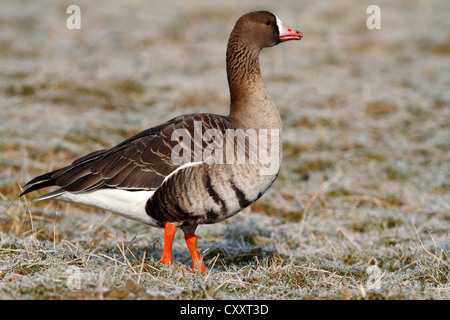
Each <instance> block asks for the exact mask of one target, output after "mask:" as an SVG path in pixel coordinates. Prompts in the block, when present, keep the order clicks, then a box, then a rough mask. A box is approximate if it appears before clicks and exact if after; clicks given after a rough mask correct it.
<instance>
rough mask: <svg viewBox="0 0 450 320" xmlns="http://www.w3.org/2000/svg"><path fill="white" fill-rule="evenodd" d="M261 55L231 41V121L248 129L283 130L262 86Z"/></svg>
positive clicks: (257, 51) (229, 60)
mask: <svg viewBox="0 0 450 320" xmlns="http://www.w3.org/2000/svg"><path fill="white" fill-rule="evenodd" d="M260 51H261V50H260V48H252V47H251V46H248V44H245V43H242V42H241V41H239V39H236V38H234V39H233V37H230V40H229V42H228V47H227V55H226V62H227V77H228V85H229V88H230V100H231V101H230V103H231V105H230V116H229V117H230V118H232V119H235V120H237V121H239V122H240V123H241V124H242V125H245V126H248V127H253V128H264V127H272V128H273V127H279V126H280V115H279V113H278V110H277V109H276V107H275V105H274V104H273V102H272V99H271V98H270V95H269V93H268V91H267V89H266V87H265V85H264V83H263V82H262V78H261V70H260V68H259V52H260Z"/></svg>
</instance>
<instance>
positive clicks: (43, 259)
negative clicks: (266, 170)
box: [0, 0, 450, 300]
mask: <svg viewBox="0 0 450 320" xmlns="http://www.w3.org/2000/svg"><path fill="white" fill-rule="evenodd" d="M69 4H76V5H78V6H79V7H80V9H81V30H69V29H68V28H67V27H66V20H67V19H68V18H69V15H70V14H67V13H66V9H67V7H68V6H69ZM371 4H377V5H378V6H379V7H380V9H381V29H373V30H371V29H368V27H367V25H366V21H367V19H368V18H369V15H370V14H368V13H367V12H366V10H367V7H368V6H369V5H371ZM0 9H1V10H0V25H1V29H2V32H1V33H0V64H1V66H2V67H1V69H0V244H1V245H0V298H2V299H207V298H212V299H272V300H273V299H449V298H450V282H449V281H450V259H449V255H450V239H449V230H450V214H449V212H450V183H449V181H450V180H449V169H450V168H449V153H450V152H449V150H450V139H449V136H450V128H449V124H450V108H449V105H450V90H449V88H450V40H449V39H450V20H449V19H448V12H449V10H450V3H449V2H448V1H445V0H441V1H438V0H434V1H419V0H415V1H395V3H393V2H392V1H376V2H373V1H371V2H368V1H357V0H344V1H339V2H330V1H287V0H286V1H283V0H280V1H277V2H274V1H268V0H263V1H257V2H256V1H246V2H245V3H244V2H242V1H237V0H232V1H217V0H213V1H208V2H205V1H199V0H189V1H181V0H174V1H159V0H158V1H148V2H147V1H145V2H144V1H137V0H135V1H126V2H123V1H113V2H111V1H95V2H92V1H78V0H77V1H72V2H70V3H69V2H67V3H66V2H64V1H63V2H61V1H51V0H45V1H36V2H25V1H13V0H4V1H2V3H1V4H0ZM259 9H267V10H269V11H272V12H274V13H275V14H276V15H277V16H278V17H280V19H281V20H282V21H283V22H284V23H285V24H286V25H288V26H290V27H292V28H296V29H299V30H300V31H302V33H303V34H304V38H303V40H301V41H296V42H294V41H292V42H288V43H283V44H281V45H279V46H277V47H274V48H270V49H265V50H263V52H262V54H261V70H262V73H263V78H264V82H265V83H266V86H267V88H268V90H269V92H270V93H271V95H272V99H273V100H274V102H275V104H276V105H277V106H278V108H279V110H280V114H281V118H282V121H283V139H284V140H283V149H284V155H283V165H282V170H281V172H280V175H279V177H278V179H277V180H276V182H275V183H274V185H273V186H272V188H271V189H270V190H269V191H268V192H267V194H265V195H264V196H263V197H262V198H261V199H260V200H259V201H257V202H256V203H254V204H253V205H251V207H250V208H248V209H246V210H244V211H243V212H241V213H239V214H238V215H236V216H235V217H233V218H231V219H229V220H227V221H225V222H222V223H219V224H216V225H208V226H200V227H199V228H198V230H197V233H198V236H199V250H200V252H201V254H202V256H203V258H204V261H205V263H206V264H207V265H208V271H207V273H206V274H191V273H189V272H187V271H186V270H185V269H184V267H185V266H190V265H191V261H190V258H189V253H188V251H187V249H186V247H185V244H184V239H183V237H182V233H181V232H179V234H178V235H177V236H176V238H175V246H174V258H175V260H176V266H175V267H173V266H172V267H168V266H163V265H159V264H157V261H158V259H159V258H160V255H161V252H162V240H163V230H161V229H155V228H150V227H148V226H145V225H143V224H139V223H136V222H133V221H129V220H126V219H124V218H121V217H117V216H114V215H112V214H109V213H106V212H103V211H100V210H96V209H92V208H87V207H81V206H75V205H68V204H61V203H56V202H42V203H33V202H32V201H31V200H32V199H34V196H33V195H30V196H28V195H27V196H26V197H25V198H21V199H18V195H19V193H20V189H21V186H23V185H24V184H25V182H27V181H28V180H29V179H31V178H33V177H34V176H36V175H38V174H42V173H45V172H47V171H49V170H53V169H56V168H59V167H61V166H64V165H67V164H68V163H69V162H70V161H72V160H73V159H74V158H76V157H79V156H82V155H84V154H86V153H88V152H91V151H94V150H97V149H101V148H108V147H111V146H113V145H115V144H116V143H118V142H120V141H121V140H123V139H125V138H127V137H129V136H131V135H132V134H134V133H137V132H139V131H141V130H143V129H145V128H148V127H150V126H153V125H156V124H159V123H161V122H162V121H164V120H167V119H169V118H171V117H173V116H176V115H178V114H181V113H189V112H214V113H219V114H226V113H227V112H228V103H229V102H228V98H229V97H228V88H227V82H226V74H225V48H226V41H227V38H228V35H229V32H230V31H231V29H232V27H233V24H234V22H235V20H236V19H237V18H238V17H239V16H240V15H242V14H243V13H246V12H248V11H252V10H259ZM39 194H42V193H39Z"/></svg>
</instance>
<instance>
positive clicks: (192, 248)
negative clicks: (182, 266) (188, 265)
mask: <svg viewBox="0 0 450 320" xmlns="http://www.w3.org/2000/svg"><path fill="white" fill-rule="evenodd" d="M184 239H185V240H186V244H187V246H188V249H189V252H190V253H191V257H192V264H193V268H192V271H193V272H205V271H206V267H205V265H204V264H203V262H202V259H201V258H200V254H199V253H198V250H197V236H196V235H195V234H194V233H185V234H184Z"/></svg>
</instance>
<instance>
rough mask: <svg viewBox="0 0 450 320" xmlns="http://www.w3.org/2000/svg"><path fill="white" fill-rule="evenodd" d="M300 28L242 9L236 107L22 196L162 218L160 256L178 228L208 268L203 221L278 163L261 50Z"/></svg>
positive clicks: (79, 163) (31, 185)
mask: <svg viewBox="0 0 450 320" xmlns="http://www.w3.org/2000/svg"><path fill="white" fill-rule="evenodd" d="M302 37H303V35H302V33H301V32H300V31H297V30H294V29H290V28H288V27H286V26H285V25H284V24H283V22H282V21H281V20H280V19H279V18H278V17H277V16H276V15H274V14H273V13H271V12H268V11H255V12H250V13H247V14H245V15H243V16H241V17H240V18H239V19H238V20H237V21H236V24H235V26H234V28H233V30H232V32H231V34H230V37H229V40H228V45H227V50H226V71H227V79H228V85H229V90H230V113H229V115H217V114H211V113H193V114H184V115H180V116H177V117H175V118H173V119H171V120H168V121H166V122H164V123H162V124H160V125H157V126H154V127H151V128H149V129H146V130H144V131H142V132H140V133H137V134H136V135H134V136H132V137H130V138H128V139H126V140H124V141H123V142H121V143H119V144H117V145H116V146H114V147H112V148H110V149H103V150H98V151H94V152H92V153H89V154H87V155H85V156H83V157H81V158H78V159H76V160H74V161H73V162H72V163H71V164H70V165H68V166H66V167H63V168H61V169H58V170H55V171H52V172H48V173H45V174H42V175H40V176H38V177H36V178H34V179H32V180H30V181H29V182H27V183H26V184H25V185H24V190H23V192H22V193H21V194H20V196H24V195H26V194H28V193H30V192H32V191H35V190H38V189H42V188H47V187H57V189H56V190H54V191H52V192H50V193H47V194H45V195H43V196H41V197H39V198H37V199H35V200H34V201H35V202H36V201H44V200H56V201H62V202H69V203H75V204H80V205H85V206H91V207H97V208H100V209H104V210H107V211H110V212H112V213H115V214H118V215H121V216H123V217H126V218H129V219H133V220H135V221H139V222H142V223H145V224H147V225H150V226H153V227H158V228H164V248H163V253H162V257H161V259H160V260H159V263H162V264H167V265H171V264H173V254H172V244H173V240H174V236H175V233H176V231H177V229H178V228H180V229H181V230H182V231H183V232H184V237H185V241H186V244H187V247H188V249H189V252H190V255H191V258H192V264H193V268H192V270H191V271H193V272H205V271H206V267H205V265H204V263H203V261H202V258H201V256H200V254H199V252H198V249H197V236H196V234H195V230H196V228H197V226H198V225H199V224H212V223H217V222H220V221H223V220H225V219H227V218H230V217H231V216H233V215H235V214H236V213H238V212H239V211H241V210H242V209H244V208H245V207H247V206H248V205H250V204H251V203H253V202H254V201H256V200H257V199H259V198H260V197H261V196H262V195H263V194H264V193H265V192H266V191H267V189H268V188H269V187H270V186H271V185H272V183H273V182H274V180H275V179H276V177H277V175H278V172H279V170H280V167H281V119H280V114H279V112H278V110H277V108H276V107H275V105H274V103H273V101H272V99H271V97H270V95H269V93H268V91H267V89H266V87H265V85H264V84H263V82H262V78H261V71H260V67H259V53H260V51H261V50H262V49H263V48H266V47H272V46H274V45H277V44H279V43H282V42H286V41H289V40H300V39H302Z"/></svg>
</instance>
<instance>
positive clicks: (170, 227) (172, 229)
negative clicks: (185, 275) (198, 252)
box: [159, 222, 177, 264]
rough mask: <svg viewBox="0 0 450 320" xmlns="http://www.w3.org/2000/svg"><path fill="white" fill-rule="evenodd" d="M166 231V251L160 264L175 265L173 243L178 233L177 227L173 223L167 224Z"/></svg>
mask: <svg viewBox="0 0 450 320" xmlns="http://www.w3.org/2000/svg"><path fill="white" fill-rule="evenodd" d="M164 230H165V232H164V251H163V254H162V257H161V260H159V263H162V264H173V255H172V243H173V238H174V237H175V233H176V232H177V226H176V225H174V224H173V223H170V222H167V223H166V225H165V227H164Z"/></svg>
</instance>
